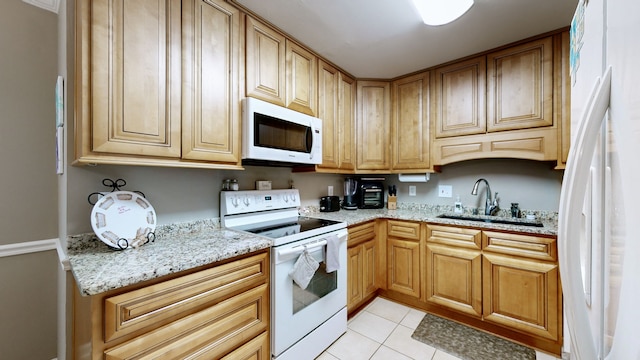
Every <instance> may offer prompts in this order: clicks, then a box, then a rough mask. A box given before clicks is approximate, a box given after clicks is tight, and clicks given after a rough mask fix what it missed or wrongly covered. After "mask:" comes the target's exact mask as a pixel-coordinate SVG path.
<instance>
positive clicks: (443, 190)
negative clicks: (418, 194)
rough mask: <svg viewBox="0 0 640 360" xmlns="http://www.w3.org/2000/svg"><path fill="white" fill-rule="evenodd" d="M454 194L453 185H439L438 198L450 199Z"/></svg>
mask: <svg viewBox="0 0 640 360" xmlns="http://www.w3.org/2000/svg"><path fill="white" fill-rule="evenodd" d="M452 193H453V186H451V185H439V186H438V196H439V197H444V198H450V197H451V196H452V195H451V194H452Z"/></svg>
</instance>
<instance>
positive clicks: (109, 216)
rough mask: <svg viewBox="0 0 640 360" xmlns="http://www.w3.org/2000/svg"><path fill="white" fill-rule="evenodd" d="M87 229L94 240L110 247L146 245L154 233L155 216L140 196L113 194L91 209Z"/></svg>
mask: <svg viewBox="0 0 640 360" xmlns="http://www.w3.org/2000/svg"><path fill="white" fill-rule="evenodd" d="M91 227H92V228H93V231H94V232H95V233H96V236H98V238H99V239H100V240H102V241H103V242H104V243H105V244H107V245H109V246H111V247H114V248H117V249H126V248H128V247H138V246H140V245H142V244H144V243H146V242H147V235H148V234H149V233H150V232H154V231H155V230H156V212H155V210H154V209H153V206H151V204H150V203H149V202H148V201H147V200H146V199H145V198H144V197H142V195H140V194H137V193H134V192H131V191H114V192H111V193H108V194H106V195H105V196H103V197H102V198H100V200H98V202H96V204H95V205H94V206H93V210H92V211H91ZM121 239H125V240H126V242H125V241H123V240H121Z"/></svg>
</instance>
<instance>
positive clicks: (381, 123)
mask: <svg viewBox="0 0 640 360" xmlns="http://www.w3.org/2000/svg"><path fill="white" fill-rule="evenodd" d="M356 93H357V98H358V100H357V102H356V103H357V106H358V112H357V118H356V122H357V132H356V134H357V135H356V142H357V159H358V161H357V165H356V169H357V170H389V137H390V135H389V134H390V131H389V130H390V126H389V123H390V121H389V119H390V117H389V116H390V105H391V104H390V101H391V94H390V86H389V83H388V82H384V81H358V83H357V92H356Z"/></svg>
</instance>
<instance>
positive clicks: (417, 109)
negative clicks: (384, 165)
mask: <svg viewBox="0 0 640 360" xmlns="http://www.w3.org/2000/svg"><path fill="white" fill-rule="evenodd" d="M392 86H393V87H392V103H393V109H392V116H391V121H392V123H391V144H392V146H391V157H392V161H391V171H393V172H405V173H406V172H425V171H427V170H429V168H430V151H429V149H430V148H431V143H430V134H429V129H430V123H429V120H430V113H429V88H430V86H429V72H424V73H421V74H417V75H413V76H409V77H406V78H403V79H400V80H396V81H394V82H393V84H392Z"/></svg>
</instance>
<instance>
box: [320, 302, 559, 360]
mask: <svg viewBox="0 0 640 360" xmlns="http://www.w3.org/2000/svg"><path fill="white" fill-rule="evenodd" d="M424 315H425V313H424V312H422V311H419V310H416V309H413V308H410V307H408V306H405V305H402V304H398V303H395V302H393V301H390V300H387V299H384V298H380V297H378V298H376V299H375V300H373V301H372V302H371V303H370V304H369V305H367V307H365V308H364V309H363V310H362V311H360V312H359V313H358V314H356V315H355V316H354V317H353V318H351V320H349V323H348V328H347V332H346V333H345V334H344V335H342V336H341V337H340V338H339V339H338V340H336V342H334V343H333V344H332V345H331V346H330V347H329V348H328V349H327V350H326V351H325V352H324V353H322V354H320V356H319V357H318V358H317V359H316V360H361V359H362V360H367V359H371V360H411V359H416V360H418V359H420V360H460V359H459V358H457V357H455V356H453V355H450V354H447V353H445V352H443V351H440V350H436V349H435V348H433V347H431V346H429V345H426V344H423V343H421V342H419V341H416V340H414V339H412V338H411V334H413V331H414V330H415V329H416V327H417V326H418V324H420V321H421V320H422V318H423V317H424ZM536 357H537V360H556V358H555V357H553V356H549V355H547V354H543V353H540V352H536Z"/></svg>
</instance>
